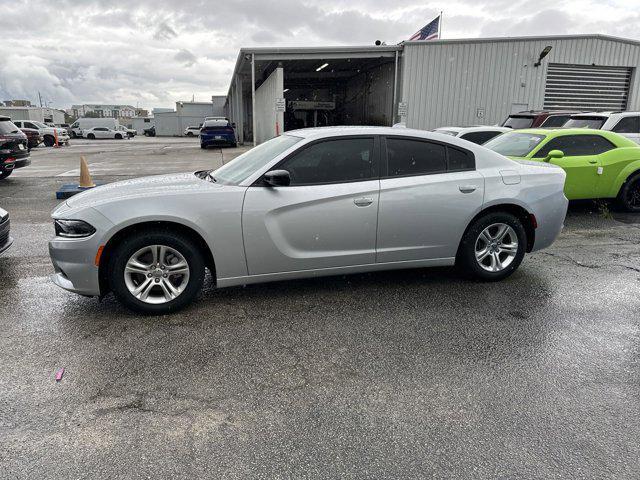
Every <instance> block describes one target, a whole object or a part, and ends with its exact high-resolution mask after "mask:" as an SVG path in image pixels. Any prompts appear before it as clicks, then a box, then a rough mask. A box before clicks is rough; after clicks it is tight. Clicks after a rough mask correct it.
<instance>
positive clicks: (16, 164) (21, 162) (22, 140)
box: [0, 117, 31, 179]
mask: <svg viewBox="0 0 640 480" xmlns="http://www.w3.org/2000/svg"><path fill="white" fill-rule="evenodd" d="M30 164H31V158H30V155H29V145H28V143H27V136H26V135H25V134H24V133H22V132H21V131H20V130H19V129H18V127H17V126H16V125H15V124H14V123H13V122H12V121H11V119H10V118H9V117H0V179H4V178H7V177H8V176H9V175H11V174H12V173H13V171H14V170H15V169H16V168H22V167H26V166H27V165H30Z"/></svg>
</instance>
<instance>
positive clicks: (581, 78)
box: [544, 63, 631, 111]
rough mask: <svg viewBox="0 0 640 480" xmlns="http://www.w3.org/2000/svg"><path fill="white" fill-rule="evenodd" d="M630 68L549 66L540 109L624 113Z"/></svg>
mask: <svg viewBox="0 0 640 480" xmlns="http://www.w3.org/2000/svg"><path fill="white" fill-rule="evenodd" d="M630 81H631V69H630V68H627V67H599V66H592V65H565V64H561V63H551V64H549V69H548V70H547V83H546V86H545V91H544V108H546V109H550V110H554V109H560V110H565V109H571V110H573V109H576V110H591V111H594V110H600V111H603V110H626V108H627V100H628V98H629V83H630Z"/></svg>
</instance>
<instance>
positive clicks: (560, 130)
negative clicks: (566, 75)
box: [514, 128, 640, 148]
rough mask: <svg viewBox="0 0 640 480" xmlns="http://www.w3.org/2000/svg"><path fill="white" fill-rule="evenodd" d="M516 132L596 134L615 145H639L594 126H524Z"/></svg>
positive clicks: (565, 134)
mask: <svg viewBox="0 0 640 480" xmlns="http://www.w3.org/2000/svg"><path fill="white" fill-rule="evenodd" d="M514 132H516V133H530V134H534V135H544V136H545V137H549V138H556V137H564V136H567V135H598V136H600V137H604V138H606V139H607V140H609V141H611V142H612V143H614V144H615V145H616V147H618V148H620V147H639V148H640V145H638V144H637V143H636V142H634V141H633V140H630V139H628V138H627V137H624V136H622V135H620V134H619V133H615V132H611V131H609V130H598V129H595V128H558V129H556V128H553V129H552V128H524V129H522V130H514Z"/></svg>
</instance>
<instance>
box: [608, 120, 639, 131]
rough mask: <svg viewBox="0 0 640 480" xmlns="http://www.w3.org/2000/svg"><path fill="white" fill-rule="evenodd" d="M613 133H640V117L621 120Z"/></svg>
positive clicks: (613, 129)
mask: <svg viewBox="0 0 640 480" xmlns="http://www.w3.org/2000/svg"><path fill="white" fill-rule="evenodd" d="M611 131H613V132H617V133H638V132H640V117H624V118H621V119H620V121H619V122H618V123H616V126H615V127H613V128H612V129H611Z"/></svg>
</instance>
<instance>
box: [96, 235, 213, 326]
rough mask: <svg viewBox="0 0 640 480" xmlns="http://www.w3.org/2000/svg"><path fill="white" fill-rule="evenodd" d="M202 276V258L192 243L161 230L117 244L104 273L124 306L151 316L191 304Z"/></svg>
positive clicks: (202, 278)
mask: <svg viewBox="0 0 640 480" xmlns="http://www.w3.org/2000/svg"><path fill="white" fill-rule="evenodd" d="M204 275H205V263H204V258H203V255H202V252H201V251H200V250H199V248H198V246H197V245H196V243H195V242H193V241H192V240H191V239H190V238H189V237H187V236H185V235H182V234H179V233H174V232H170V231H165V230H157V231H151V232H150V231H146V232H141V233H138V234H135V235H133V236H131V237H129V238H127V239H125V240H124V241H122V242H120V243H119V244H118V246H117V247H116V249H115V250H114V252H113V255H112V256H111V260H110V262H109V270H108V279H109V283H110V286H111V289H112V290H113V292H114V294H115V295H116V297H117V298H118V299H119V300H120V301H121V302H122V303H123V304H124V305H125V306H126V307H128V308H130V309H131V310H134V311H137V312H141V313H148V314H155V315H159V314H165V313H169V312H174V311H176V310H179V309H181V308H183V307H185V306H186V305H188V304H189V303H191V301H193V299H194V298H195V297H196V296H197V294H198V292H199V291H200V289H201V288H202V283H203V281H204Z"/></svg>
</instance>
